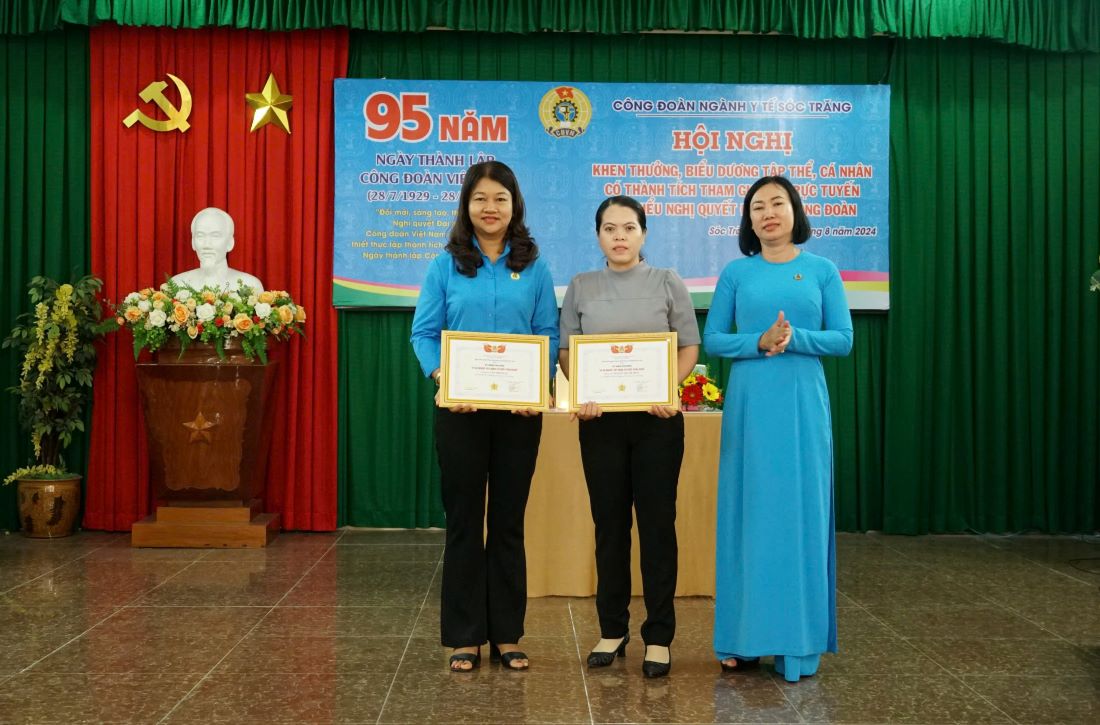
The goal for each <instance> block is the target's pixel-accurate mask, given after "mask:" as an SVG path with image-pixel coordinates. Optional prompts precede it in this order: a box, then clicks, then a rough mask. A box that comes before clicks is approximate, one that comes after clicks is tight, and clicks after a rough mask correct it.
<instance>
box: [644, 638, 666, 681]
mask: <svg viewBox="0 0 1100 725" xmlns="http://www.w3.org/2000/svg"><path fill="white" fill-rule="evenodd" d="M653 646H654V647H658V646H660V645H653ZM671 670H672V652H671V651H669V653H668V662H657V661H655V660H642V674H643V675H645V676H646V677H649V678H654V677H664V676H665V675H667V674H668V673H669V671H671Z"/></svg>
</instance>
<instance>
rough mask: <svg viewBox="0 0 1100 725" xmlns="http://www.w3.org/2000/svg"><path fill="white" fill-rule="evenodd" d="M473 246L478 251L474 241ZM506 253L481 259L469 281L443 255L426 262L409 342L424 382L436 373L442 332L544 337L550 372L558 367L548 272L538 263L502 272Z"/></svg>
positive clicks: (507, 249)
mask: <svg viewBox="0 0 1100 725" xmlns="http://www.w3.org/2000/svg"><path fill="white" fill-rule="evenodd" d="M474 245H476V246H477V248H478V249H479V250H480V249H481V247H480V245H478V242H477V239H474ZM510 252H511V245H510V244H508V243H505V245H504V251H503V252H502V253H501V255H500V256H499V257H498V258H497V261H496V262H495V263H493V262H490V261H489V258H488V257H487V256H485V254H482V255H481V258H482V265H481V266H480V267H478V268H477V274H476V275H475V276H473V277H467V276H465V275H463V274H462V273H461V272H459V271H458V269H457V268H456V267H455V262H454V257H452V256H451V255H450V254H449V253H447V252H444V253H443V254H440V255H439V256H438V257H436V258H435V259H434V260H432V263H431V265H430V266H429V267H428V276H427V277H426V278H425V279H424V284H423V286H422V287H421V288H420V299H419V300H417V303H416V313H415V314H414V315H413V323H412V337H411V338H410V340H411V342H412V346H413V352H415V353H416V358H417V360H419V361H420V367H421V369H422V370H423V371H424V375H425V376H428V375H431V374H432V372H434V371H435V370H436V369H437V368H438V367H439V363H440V342H439V340H440V334H441V333H442V331H443V330H455V331H458V332H498V333H505V334H511V335H546V336H548V337H549V338H550V369H551V370H552V369H553V367H554V364H555V363H557V361H558V303H557V300H556V299H555V297H554V281H553V279H551V277H550V268H549V266H547V264H546V262H545V261H543V259H542V258H541V257H540V258H539V259H536V260H535V261H534V262H532V263H531V264H529V265H527V268H526V269H524V270H523V271H522V272H513V271H512V270H510V269H508V266H507V261H508V255H509V253H510Z"/></svg>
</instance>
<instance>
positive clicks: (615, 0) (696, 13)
mask: <svg viewBox="0 0 1100 725" xmlns="http://www.w3.org/2000/svg"><path fill="white" fill-rule="evenodd" d="M104 21H111V22H115V23H118V24H119V25H156V26H166V27H174V28H201V27H210V26H220V27H233V28H252V29H258V30H298V29H303V28H323V27H332V26H347V27H349V28H353V29H356V30H370V31H382V32H423V31H425V30H427V29H428V28H438V29H444V28H445V29H449V30H468V31H480V32H496V33H503V32H507V33H539V32H547V31H550V32H585V33H604V34H617V33H638V32H646V31H664V30H674V31H689V32H691V31H719V32H747V33H780V34H783V35H793V36H796V37H800V38H813V39H819V40H821V39H838V38H863V39H867V38H871V37H873V36H874V35H876V34H879V35H893V36H897V37H900V38H943V37H958V38H991V39H994V40H999V41H1002V42H1006V43H1013V44H1018V45H1023V46H1026V47H1030V48H1037V49H1040V50H1053V51H1069V52H1074V51H1084V50H1088V51H1093V52H1095V51H1097V50H1100V9H1098V7H1097V0H1058V1H1057V2H1052V0H973V1H972V2H960V1H959V0H955V1H954V2H947V1H946V0H940V1H938V2H929V0H174V1H171V0H0V32H2V33H33V32H37V31H42V30H53V29H56V28H58V27H59V26H60V24H61V23H63V22H64V23H72V24H79V25H94V24H96V23H99V22H104Z"/></svg>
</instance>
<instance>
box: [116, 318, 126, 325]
mask: <svg viewBox="0 0 1100 725" xmlns="http://www.w3.org/2000/svg"><path fill="white" fill-rule="evenodd" d="M115 322H117V323H118V326H119V327H122V326H123V325H125V324H126V320H125V319H124V318H122V317H116V318H115Z"/></svg>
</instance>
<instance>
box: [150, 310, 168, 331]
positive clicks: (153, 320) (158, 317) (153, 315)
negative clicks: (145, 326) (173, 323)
mask: <svg viewBox="0 0 1100 725" xmlns="http://www.w3.org/2000/svg"><path fill="white" fill-rule="evenodd" d="M167 320H168V315H166V314H164V311H163V310H153V311H152V312H150V313H149V324H150V325H152V326H153V327H164V323H165V322H166V321H167Z"/></svg>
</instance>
